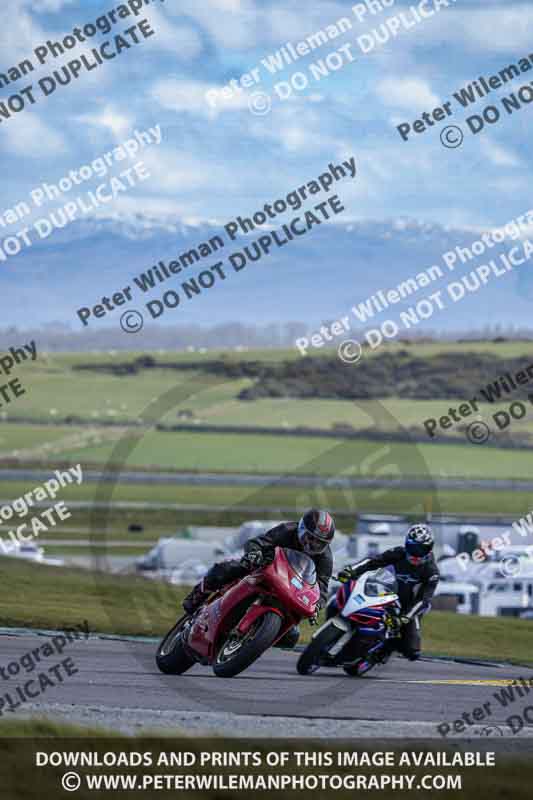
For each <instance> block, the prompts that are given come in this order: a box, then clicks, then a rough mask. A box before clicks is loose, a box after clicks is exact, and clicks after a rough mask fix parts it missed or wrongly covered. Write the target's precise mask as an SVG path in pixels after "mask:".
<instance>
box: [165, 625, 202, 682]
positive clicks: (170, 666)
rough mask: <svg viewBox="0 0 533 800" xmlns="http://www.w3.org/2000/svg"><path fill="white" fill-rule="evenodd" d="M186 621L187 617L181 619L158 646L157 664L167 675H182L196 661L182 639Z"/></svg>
mask: <svg viewBox="0 0 533 800" xmlns="http://www.w3.org/2000/svg"><path fill="white" fill-rule="evenodd" d="M186 621H187V618H186V617H185V618H184V617H182V618H181V619H179V620H178V621H177V622H176V624H175V625H174V627H173V628H171V630H169V632H168V633H167V635H166V636H165V638H164V639H163V641H162V642H161V643H160V645H159V647H158V648H157V653H156V657H155V660H156V664H157V666H158V667H159V670H160V671H161V672H164V673H165V675H182V674H183V673H184V672H187V670H188V669H190V668H191V667H192V666H193V664H194V663H195V662H194V659H193V658H191V657H190V655H189V654H188V653H187V651H186V649H185V647H184V645H183V642H182V640H181V629H182V628H183V625H184V624H185V622H186Z"/></svg>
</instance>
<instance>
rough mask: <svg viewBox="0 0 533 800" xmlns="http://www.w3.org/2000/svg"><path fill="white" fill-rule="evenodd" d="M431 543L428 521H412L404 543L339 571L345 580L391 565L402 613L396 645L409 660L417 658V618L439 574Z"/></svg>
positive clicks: (423, 611)
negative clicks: (399, 633)
mask: <svg viewBox="0 0 533 800" xmlns="http://www.w3.org/2000/svg"><path fill="white" fill-rule="evenodd" d="M433 545H434V540H433V534H432V533H431V530H430V528H429V526H428V525H422V524H417V525H412V526H411V527H410V528H409V530H408V532H407V536H406V539H405V546H404V547H393V548H392V549H390V550H385V552H384V553H381V554H380V555H378V556H375V557H374V558H366V559H364V560H363V561H360V562H359V563H357V564H353V565H352V566H347V567H344V569H342V570H341V571H340V572H339V579H340V580H341V581H348V580H350V579H352V580H354V579H356V578H358V577H359V576H360V575H363V573H365V572H369V571H371V570H375V569H380V567H387V566H392V567H394V571H395V573H396V579H397V581H398V593H399V598H400V604H401V614H402V616H401V619H400V621H401V623H402V629H401V639H400V644H399V647H398V648H397V649H399V650H400V652H401V653H403V655H404V656H405V657H406V658H408V659H409V660H410V661H416V660H417V659H418V658H420V645H421V641H420V618H421V617H422V616H423V615H424V614H426V613H427V612H428V611H429V610H430V608H431V598H432V597H433V594H434V593H435V589H436V588H437V584H438V582H439V578H440V573H439V570H438V567H437V564H436V563H435V558H434V556H433Z"/></svg>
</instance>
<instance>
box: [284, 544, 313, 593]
mask: <svg viewBox="0 0 533 800" xmlns="http://www.w3.org/2000/svg"><path fill="white" fill-rule="evenodd" d="M283 552H284V553H285V556H286V558H287V561H288V562H289V564H290V565H291V568H292V569H293V570H294V572H295V573H296V575H297V576H298V577H299V578H300V580H302V581H304V583H307V584H308V585H309V586H314V585H315V583H316V582H317V577H316V567H315V562H314V561H313V559H311V558H309V556H308V555H306V553H301V552H299V551H298V550H289V549H288V548H286V549H284V550H283Z"/></svg>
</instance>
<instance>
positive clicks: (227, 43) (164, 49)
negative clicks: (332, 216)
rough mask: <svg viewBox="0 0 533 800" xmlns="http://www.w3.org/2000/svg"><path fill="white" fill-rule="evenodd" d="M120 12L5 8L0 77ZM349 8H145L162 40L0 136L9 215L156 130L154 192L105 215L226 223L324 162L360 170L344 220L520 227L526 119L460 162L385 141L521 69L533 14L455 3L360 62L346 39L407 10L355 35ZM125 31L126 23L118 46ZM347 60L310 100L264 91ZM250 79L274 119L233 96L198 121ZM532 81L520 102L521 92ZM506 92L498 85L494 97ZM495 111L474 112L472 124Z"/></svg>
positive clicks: (73, 4) (241, 3) (428, 145)
mask: <svg viewBox="0 0 533 800" xmlns="http://www.w3.org/2000/svg"><path fill="white" fill-rule="evenodd" d="M433 3H434V0H429V4H430V5H433ZM118 5H120V4H119V3H116V4H112V3H109V2H103V3H102V2H100V0H94V1H93V0H90V1H88V2H86V1H85V0H84V2H83V3H82V2H79V0H7V2H4V3H3V4H2V6H1V9H0V31H1V34H0V36H1V39H2V42H1V44H2V46H1V49H0V53H1V56H0V72H4V73H5V72H7V70H8V69H9V67H11V66H13V65H15V64H17V63H18V62H19V61H20V60H22V59H23V58H25V57H28V56H31V54H32V51H33V49H34V48H35V47H37V46H38V45H40V44H42V43H44V42H45V41H46V40H48V39H59V38H62V37H63V36H64V35H66V34H67V33H69V32H70V31H71V30H72V28H73V27H75V26H76V25H79V24H84V23H86V22H94V21H95V19H96V18H97V17H98V16H99V15H101V14H103V13H105V12H106V11H109V10H111V9H113V8H116V7H117V6H118ZM353 5H354V4H353V3H352V2H343V1H342V0H336V1H334V2H317V3H314V4H310V3H307V2H303V0H298V1H295V0H285V1H284V2H278V1H274V2H273V1H272V0H261V2H259V0H201V2H198V0H179V2H178V1H177V0H166V1H165V2H159V0H154V2H153V3H152V5H150V6H148V7H147V9H146V12H144V13H143V15H141V16H139V17H138V18H137V19H141V18H142V16H147V17H148V18H149V19H150V20H151V24H152V26H153V28H154V30H155V31H156V35H155V36H153V37H152V38H151V39H149V40H147V41H145V42H143V44H142V45H139V46H137V47H134V48H132V49H131V50H130V51H129V52H126V53H123V54H122V55H121V56H120V58H117V59H115V60H113V61H109V62H106V63H105V65H104V66H102V67H100V68H99V69H96V70H94V71H92V72H90V73H85V72H84V73H82V75H81V77H80V78H79V79H78V80H77V81H76V82H75V83H72V84H71V85H70V86H68V87H61V88H60V90H59V91H57V92H56V93H55V94H54V95H52V96H51V97H49V98H42V97H41V98H40V99H39V102H38V103H37V104H35V105H34V106H33V107H32V108H31V109H30V110H26V111H24V112H22V113H20V114H19V115H18V116H17V117H16V118H13V119H11V120H9V121H7V122H6V121H3V122H2V123H1V124H0V157H1V159H2V177H3V185H2V202H3V207H4V208H6V207H7V206H9V205H10V204H13V203H15V202H17V201H19V200H20V199H22V198H24V197H25V196H26V195H27V193H28V192H29V191H30V190H31V189H32V188H33V187H34V186H36V185H38V184H39V183H40V182H41V181H43V180H46V181H49V182H54V181H57V180H59V178H60V177H61V176H63V175H64V174H65V173H67V172H68V170H69V169H71V168H78V167H79V166H80V165H81V164H83V163H85V162H87V161H90V160H91V159H92V158H94V157H95V156H97V155H100V154H101V153H102V152H105V151H106V150H107V149H108V148H109V147H110V146H111V145H113V144H116V143H117V142H120V141H121V140H122V139H124V138H126V137H127V136H128V135H129V134H130V133H131V131H132V130H133V129H135V128H137V129H145V128H147V127H149V126H154V125H156V124H159V125H161V127H162V130H163V143H162V145H161V146H160V147H159V148H153V149H152V150H151V151H150V152H149V153H147V154H146V157H145V159H144V160H145V161H146V163H147V165H148V167H149V169H150V173H151V175H152V180H150V181H147V182H146V183H144V184H142V186H140V187H138V188H137V189H136V190H135V191H132V192H129V193H128V194H127V195H124V196H123V197H121V198H120V200H117V202H116V204H115V205H114V207H113V208H112V211H113V212H120V213H124V214H131V213H134V212H144V213H147V214H150V215H154V216H167V215H172V217H173V218H179V219H183V220H213V219H216V220H224V219H226V218H227V217H228V213H231V214H237V213H246V212H252V211H253V210H255V208H257V207H259V206H260V205H262V203H264V202H266V201H268V200H270V199H272V198H275V197H277V196H280V195H283V194H285V193H286V192H287V191H289V190H290V189H291V188H294V187H295V186H297V185H300V184H301V183H302V182H305V181H306V180H310V179H311V178H312V177H314V176H315V175H316V174H318V173H319V172H321V171H322V170H323V168H324V167H325V165H327V164H328V163H329V162H330V161H335V160H339V159H343V158H346V157H349V156H352V155H354V156H355V157H356V159H357V164H358V168H359V173H358V178H357V180H356V181H355V182H354V183H353V185H351V186H349V187H348V186H346V187H343V200H344V201H345V205H346V206H347V216H348V217H349V218H351V219H384V218H396V217H411V218H415V219H418V220H424V221H431V222H438V223H441V224H443V225H461V226H482V225H496V224H500V223H503V222H505V221H506V220H508V219H510V218H512V217H514V216H516V215H518V214H521V213H523V212H524V211H525V210H526V209H527V208H528V198H527V194H526V190H527V188H528V187H529V186H530V185H531V166H530V162H531V159H530V153H531V147H532V146H533V145H532V141H531V136H528V135H527V133H528V130H529V131H530V130H531V110H530V108H528V107H527V106H526V107H525V108H523V109H522V110H521V111H520V112H517V113H515V114H514V115H512V116H509V115H507V114H505V115H504V118H502V119H501V121H500V122H499V123H498V124H497V125H492V126H487V128H488V129H486V130H484V131H482V132H481V133H480V134H479V135H477V136H473V135H472V134H471V133H469V132H468V131H467V132H466V136H465V142H464V144H463V146H462V147H461V148H459V149H456V150H454V149H450V150H448V149H445V148H443V147H442V145H441V143H440V141H439V136H438V133H439V130H440V128H441V127H442V125H440V126H436V127H435V129H434V130H430V131H428V132H426V133H424V134H422V135H418V136H416V135H414V136H413V139H412V140H410V141H409V142H403V141H402V140H401V139H400V137H399V135H398V133H397V131H396V129H395V125H397V124H399V123H400V122H414V120H415V119H416V118H417V116H418V115H419V114H420V113H422V112H423V111H426V110H427V111H429V110H432V109H433V108H434V107H435V106H437V105H439V104H440V103H441V102H445V101H446V100H449V99H450V98H452V95H453V92H455V91H457V90H458V89H459V88H460V87H462V86H464V85H465V84H467V83H469V82H470V81H471V80H473V79H475V78H477V77H478V76H482V75H483V76H489V75H491V74H493V73H494V72H497V71H499V70H500V69H502V68H503V67H504V66H506V65H508V64H510V63H515V62H517V61H518V60H519V59H520V58H522V57H524V56H526V55H528V54H529V53H530V52H531V51H532V50H533V47H531V42H532V41H533V35H532V34H533V6H532V5H531V4H527V3H519V2H516V3H515V2H512V0H501V2H500V0H482V1H481V0H480V2H473V1H472V0H457V2H456V3H453V2H452V0H450V8H448V9H446V8H443V9H442V10H441V11H440V13H436V14H435V15H434V16H433V17H432V18H429V19H426V20H424V21H423V23H421V24H418V25H415V26H414V27H412V28H411V29H409V30H405V29H404V28H403V27H402V28H401V29H400V31H399V33H398V35H397V36H396V37H395V38H391V39H390V40H389V41H388V42H387V43H386V44H379V45H377V46H376V47H374V48H373V50H372V52H369V53H366V54H364V53H362V52H361V48H360V47H359V45H358V44H357V37H359V36H361V35H362V34H363V33H365V32H366V33H368V32H370V31H372V29H373V28H376V27H377V26H379V24H380V23H383V22H384V21H385V20H386V19H389V18H390V17H391V16H393V15H394V14H396V15H397V14H398V13H399V12H400V11H401V10H402V9H403V11H404V14H409V12H408V7H409V5H412V3H410V2H405V3H404V2H400V0H396V3H394V5H393V6H392V7H391V8H389V9H388V10H386V11H384V12H383V13H382V14H380V15H371V14H367V15H366V21H365V20H363V21H360V20H359V19H358V18H357V16H356V15H355V14H354V13H353V11H352V6H353ZM342 17H347V18H348V19H350V21H351V22H352V24H353V28H352V30H351V31H349V32H347V33H346V34H344V35H343V36H342V37H339V38H337V39H336V40H334V41H331V42H329V43H328V44H326V45H324V46H323V47H322V48H321V49H320V50H315V51H314V53H312V54H310V55H308V56H304V57H302V58H301V59H299V61H298V62H297V64H295V65H293V66H292V67H288V68H286V69H285V70H284V71H283V73H281V74H279V75H277V76H275V77H272V76H270V75H269V73H268V71H267V70H266V69H265V67H264V66H262V65H261V60H262V59H264V58H266V57H268V56H269V55H270V54H272V53H273V52H275V51H276V50H277V49H278V48H279V47H281V46H282V45H283V44H285V43H286V42H293V43H294V44H296V43H297V42H298V41H301V40H303V39H305V38H306V37H308V36H310V35H311V34H313V33H315V32H316V31H318V30H319V29H320V28H323V27H325V26H326V25H331V24H334V23H335V22H337V21H338V20H339V19H340V18H342ZM132 19H133V18H129V19H127V20H122V21H121V22H119V24H118V25H117V26H115V28H114V30H113V33H118V32H120V31H121V30H122V29H124V28H126V27H128V25H129V24H130V23H131V20H132ZM111 35H112V34H109V35H107V36H104V35H100V37H99V38H100V40H103V39H106V38H110V36H111ZM367 41H368V40H367ZM346 43H350V44H351V45H352V49H351V52H352V53H353V54H354V55H355V56H356V58H355V60H354V61H353V62H352V63H348V61H347V59H346V63H345V66H343V68H342V69H340V70H338V71H337V72H332V73H331V74H330V75H329V76H328V77H327V78H323V79H322V80H320V82H317V81H316V80H314V79H310V82H309V87H308V89H307V90H304V91H302V92H298V93H295V95H294V96H293V97H292V98H291V99H290V100H285V101H281V100H280V99H279V98H278V97H277V95H276V92H275V91H274V88H273V85H274V83H276V82H278V81H281V80H285V81H287V80H289V79H290V77H291V75H292V73H293V72H295V71H303V72H304V73H305V74H307V75H310V73H309V66H310V64H311V63H313V62H314V61H316V60H317V59H318V58H324V57H325V56H326V55H327V54H328V53H330V52H332V51H334V50H337V49H338V48H339V47H342V46H343V45H344V44H346ZM90 44H91V46H92V45H93V44H94V42H93V41H91V42H90ZM72 57H74V56H73V55H72V54H69V58H72ZM67 60H68V59H67ZM64 61H65V59H56V60H51V61H50V62H49V63H48V64H46V65H44V66H42V67H39V68H38V70H36V71H35V72H34V73H33V74H32V75H31V76H29V77H28V78H27V79H22V80H21V81H19V82H17V83H16V84H15V85H14V86H12V87H4V88H3V89H2V90H0V102H1V101H2V100H5V99H6V98H7V97H8V96H9V95H10V94H11V92H14V91H16V89H18V88H21V87H22V86H24V85H26V84H27V83H28V82H30V81H31V82H32V83H36V82H37V80H38V79H39V78H40V77H42V76H43V75H47V74H51V72H52V70H53V69H56V68H58V67H59V66H60V65H61V64H62V63H64ZM256 67H259V69H260V72H259V75H260V77H261V83H260V84H258V85H257V86H255V87H254V88H253V90H250V91H258V90H260V91H262V92H265V93H267V94H269V95H270V96H271V97H272V98H273V99H272V111H271V112H270V113H269V114H266V115H264V116H260V115H254V114H252V113H251V112H250V110H249V107H248V97H247V96H246V94H245V93H244V92H243V93H242V94H241V95H239V97H236V98H234V99H233V100H229V101H225V102H224V101H223V102H221V103H219V104H218V105H217V107H216V108H212V107H210V106H209V104H208V103H207V102H206V100H205V93H206V91H208V90H209V89H213V88H217V87H219V88H220V87H222V86H223V85H224V84H226V83H227V82H228V81H230V80H231V79H232V78H240V76H241V75H243V74H244V73H247V72H250V71H251V70H252V69H253V68H256ZM531 75H533V71H532V73H531V74H526V75H525V76H524V77H523V78H520V79H518V81H517V82H515V84H514V87H513V88H518V86H520V85H521V84H523V83H528V82H529V81H528V78H531ZM510 91H511V87H510V86H508V87H506V88H505V90H504V92H503V93H504V94H507V93H508V92H510ZM497 95H498V92H493V93H492V95H491V97H490V98H489V99H487V100H486V101H480V103H479V104H478V105H477V107H476V109H474V111H479V109H481V108H482V107H483V105H484V104H488V103H492V102H494V101H495V99H496V98H497ZM454 108H455V109H456V111H455V114H454V117H453V120H451V121H453V122H454V123H457V124H461V122H462V121H463V120H464V118H465V117H466V116H467V115H468V112H465V111H464V110H461V109H460V108H459V107H458V106H457V103H454ZM472 113H473V112H472ZM230 209H231V211H230ZM109 210H111V209H109ZM106 213H107V210H106Z"/></svg>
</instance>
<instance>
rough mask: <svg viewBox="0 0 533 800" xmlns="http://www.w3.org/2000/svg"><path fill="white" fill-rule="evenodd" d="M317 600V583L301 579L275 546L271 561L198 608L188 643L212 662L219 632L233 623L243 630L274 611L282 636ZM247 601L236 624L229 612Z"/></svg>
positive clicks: (221, 633)
mask: <svg viewBox="0 0 533 800" xmlns="http://www.w3.org/2000/svg"><path fill="white" fill-rule="evenodd" d="M293 579H294V582H292V583H291V581H293ZM319 599H320V590H319V588H318V586H317V585H315V586H310V585H309V584H306V583H304V582H303V581H301V580H300V579H299V578H298V576H297V575H296V573H295V572H294V570H293V569H292V567H291V566H290V564H289V562H288V560H287V557H286V555H285V553H284V552H283V550H282V549H281V548H277V549H276V555H275V558H274V561H273V562H272V564H269V565H268V566H267V567H264V568H263V569H262V570H257V571H256V572H254V573H252V574H251V575H247V576H246V577H245V578H243V579H242V580H240V581H238V582H237V583H234V584H232V585H231V586H230V587H229V588H228V589H226V591H225V592H224V594H223V595H222V596H220V597H217V598H216V599H214V600H213V601H212V602H211V603H209V604H208V605H207V606H205V607H204V608H203V609H202V610H201V611H200V613H199V614H198V616H197V617H196V619H195V622H194V625H193V627H192V628H191V631H190V633H189V636H188V637H187V645H188V647H190V648H191V649H192V650H194V652H195V653H196V654H197V655H198V656H199V657H200V659H203V660H206V661H207V663H212V662H213V661H214V658H215V654H216V644H217V642H218V640H219V639H220V637H221V636H222V635H224V634H227V633H228V631H229V630H230V629H231V628H233V627H235V625H236V624H238V628H239V631H240V632H241V633H244V632H245V631H246V630H247V629H248V628H249V627H250V626H251V625H252V624H253V622H255V620H256V619H257V618H258V617H260V616H262V615H263V614H265V613H266V612H267V611H274V612H275V613H276V614H279V615H280V616H281V617H282V619H283V626H282V629H281V631H280V634H279V636H278V638H279V639H281V638H282V637H283V636H284V635H285V633H287V631H288V630H290V628H292V626H293V625H297V624H298V623H299V622H300V621H301V620H302V618H304V617H311V616H312V615H313V613H314V611H315V608H316V605H317V603H318V601H319ZM246 600H248V608H247V610H246V612H245V613H244V616H243V617H242V619H241V621H240V623H238V622H237V623H236V621H235V619H234V615H232V612H233V610H234V609H235V608H236V606H238V605H239V604H240V603H242V602H243V601H246Z"/></svg>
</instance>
